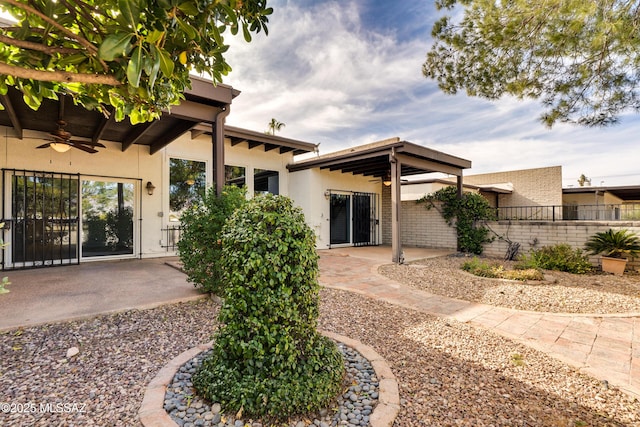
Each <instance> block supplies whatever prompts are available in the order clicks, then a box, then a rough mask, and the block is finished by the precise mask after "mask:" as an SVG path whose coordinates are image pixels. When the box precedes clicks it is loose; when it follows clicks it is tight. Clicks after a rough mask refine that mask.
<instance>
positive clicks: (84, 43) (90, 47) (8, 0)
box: [3, 0, 98, 54]
mask: <svg viewBox="0 0 640 427" xmlns="http://www.w3.org/2000/svg"><path fill="white" fill-rule="evenodd" d="M3 3H8V4H11V5H13V6H15V7H17V8H20V9H22V10H24V11H25V12H28V13H31V14H34V15H36V16H37V17H39V18H40V19H42V20H43V21H45V22H46V23H48V24H50V25H52V26H53V27H54V28H57V29H58V30H60V31H62V33H63V34H65V35H66V36H67V37H69V38H71V39H73V40H75V41H77V42H78V43H80V44H81V45H82V46H83V47H85V48H86V49H87V50H88V51H89V52H91V53H92V54H96V53H98V48H97V47H95V46H94V45H92V44H91V43H90V42H89V41H88V40H86V39H84V38H82V37H79V36H78V34H76V33H74V32H72V31H69V30H68V29H67V28H65V27H63V26H62V25H60V24H59V23H58V22H56V21H55V20H53V19H51V18H49V17H48V16H47V15H45V14H44V13H42V12H40V11H39V10H37V9H34V8H33V7H31V6H29V5H26V4H24V3H20V2H19V1H17V0H3Z"/></svg>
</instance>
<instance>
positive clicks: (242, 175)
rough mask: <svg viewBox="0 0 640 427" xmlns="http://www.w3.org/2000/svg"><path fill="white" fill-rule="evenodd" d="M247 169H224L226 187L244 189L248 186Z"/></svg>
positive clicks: (234, 167) (239, 167)
mask: <svg viewBox="0 0 640 427" xmlns="http://www.w3.org/2000/svg"><path fill="white" fill-rule="evenodd" d="M245 171H246V169H245V168H244V167H242V166H229V165H226V166H225V167H224V183H225V185H235V186H236V187H244V186H245V185H247V177H246V172H245Z"/></svg>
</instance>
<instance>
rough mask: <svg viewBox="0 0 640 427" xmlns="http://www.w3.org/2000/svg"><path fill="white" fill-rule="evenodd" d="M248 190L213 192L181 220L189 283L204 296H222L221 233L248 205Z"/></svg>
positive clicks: (181, 249)
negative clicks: (225, 225)
mask: <svg viewBox="0 0 640 427" xmlns="http://www.w3.org/2000/svg"><path fill="white" fill-rule="evenodd" d="M245 193H246V191H245V189H244V188H238V187H234V186H227V187H224V188H223V190H222V193H221V194H220V195H217V194H216V192H215V189H214V188H211V189H209V191H207V193H206V194H205V197H204V198H203V199H202V201H200V202H199V203H195V204H193V205H192V206H190V207H189V208H188V209H186V210H185V211H184V212H183V213H182V216H181V217H180V220H181V222H182V227H183V228H182V234H181V236H180V240H179V241H178V254H179V255H180V261H181V262H182V266H183V267H182V268H183V269H184V271H185V273H186V274H187V279H188V280H189V281H190V282H191V283H193V284H194V286H195V287H196V288H198V289H200V290H201V291H203V292H211V293H214V294H218V295H220V294H221V293H222V288H223V281H222V261H221V259H220V256H221V254H222V246H221V245H220V233H221V232H222V227H223V225H224V223H225V221H226V220H227V218H228V217H230V216H231V214H232V213H233V212H234V211H235V210H236V209H237V208H238V207H240V206H241V205H242V204H244V203H245V201H246V199H245Z"/></svg>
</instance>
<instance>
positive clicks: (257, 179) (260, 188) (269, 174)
mask: <svg viewBox="0 0 640 427" xmlns="http://www.w3.org/2000/svg"><path fill="white" fill-rule="evenodd" d="M253 190H254V192H255V194H264V193H271V194H280V175H279V174H278V171H270V170H266V169H254V171H253Z"/></svg>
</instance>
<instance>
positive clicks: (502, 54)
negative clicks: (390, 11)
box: [423, 0, 640, 126]
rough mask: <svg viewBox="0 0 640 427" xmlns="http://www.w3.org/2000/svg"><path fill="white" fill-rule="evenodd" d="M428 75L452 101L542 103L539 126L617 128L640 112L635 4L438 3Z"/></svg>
mask: <svg viewBox="0 0 640 427" xmlns="http://www.w3.org/2000/svg"><path fill="white" fill-rule="evenodd" d="M436 5H437V7H438V8H439V9H447V10H449V11H450V12H455V11H457V8H456V7H455V6H456V5H460V6H461V7H463V8H464V14H463V17H462V19H461V20H456V19H453V18H452V17H451V16H445V17H443V18H441V19H440V20H439V21H437V22H436V23H435V25H434V26H433V29H432V36H433V37H434V38H435V44H434V45H433V46H432V48H431V50H430V51H429V52H428V54H427V59H426V62H425V63H424V66H423V72H424V74H425V76H426V77H428V78H431V79H434V80H437V82H438V84H439V86H440V88H441V89H442V90H443V91H444V92H445V93H448V94H455V93H457V92H458V91H459V90H465V91H466V93H467V94H468V95H470V96H478V97H483V98H488V99H492V100H493V99H497V98H500V97H502V96H504V95H513V96H516V97H519V98H532V99H540V100H541V102H542V104H543V105H544V106H545V108H546V111H545V112H544V113H543V115H542V118H541V119H542V121H543V122H544V123H545V124H546V125H548V126H552V125H553V124H555V123H556V122H558V121H560V122H574V123H579V124H581V125H587V126H600V125H609V124H612V123H615V122H616V121H617V120H618V116H619V115H620V114H622V113H623V112H625V111H627V110H629V109H631V110H636V111H637V110H638V109H640V91H639V85H640V72H639V70H640V38H638V30H639V28H640V4H639V3H638V2H637V1H635V0H545V1H530V0H509V1H507V0H499V1H494V0H437V1H436Z"/></svg>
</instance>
